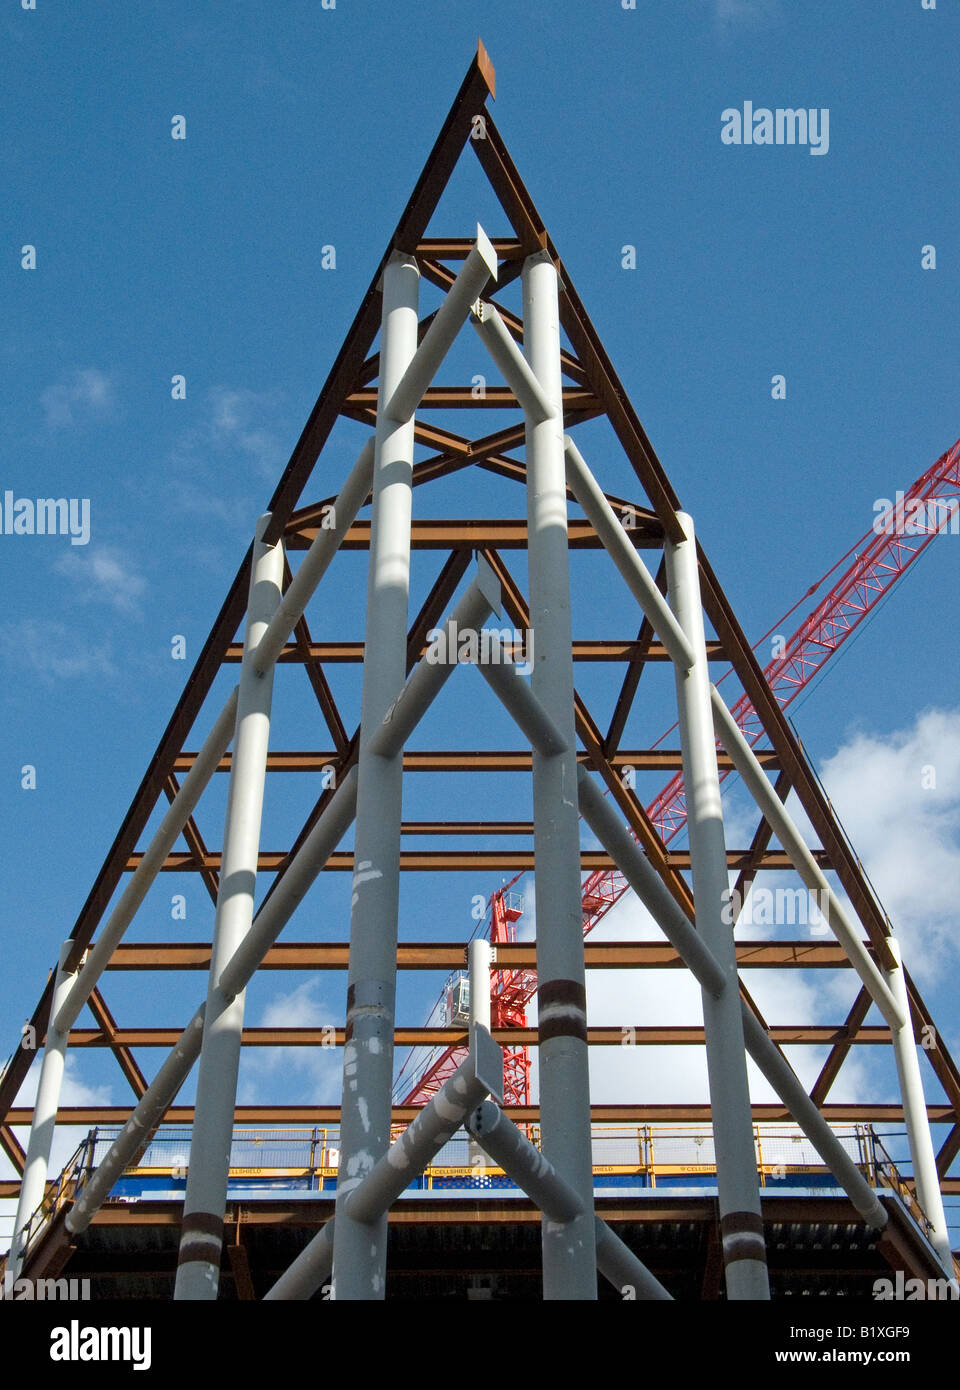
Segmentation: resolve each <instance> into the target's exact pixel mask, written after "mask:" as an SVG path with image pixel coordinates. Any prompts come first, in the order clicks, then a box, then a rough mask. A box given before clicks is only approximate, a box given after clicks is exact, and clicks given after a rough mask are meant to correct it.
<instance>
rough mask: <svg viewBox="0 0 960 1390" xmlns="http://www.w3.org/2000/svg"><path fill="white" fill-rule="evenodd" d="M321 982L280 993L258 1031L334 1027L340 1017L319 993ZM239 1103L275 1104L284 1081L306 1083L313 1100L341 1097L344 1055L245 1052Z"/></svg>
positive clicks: (330, 1050)
mask: <svg viewBox="0 0 960 1390" xmlns="http://www.w3.org/2000/svg"><path fill="white" fill-rule="evenodd" d="M320 986H321V982H320V981H319V980H317V979H311V980H305V981H304V983H303V984H301V985H297V987H296V988H295V989H292V990H290V991H289V992H287V993H283V994H276V995H274V997H273V998H272V999H271V1000H270V1001H269V1003H268V1004H267V1005H266V1007H265V1008H264V1010H263V1013H262V1015H261V1018H260V1020H259V1022H258V1023H257V1024H256V1025H255V1026H256V1027H259V1028H319V1027H322V1026H323V1025H324V1024H332V1025H333V1026H334V1027H335V1026H336V1025H337V1023H338V1021H339V1014H338V1012H337V1011H336V1010H335V1009H334V1008H333V1006H332V1005H331V1004H329V1003H327V1001H326V1000H325V999H324V998H323V997H322V996H321V994H320ZM240 1068H241V1069H240V1082H239V1087H238V1097H239V1103H240V1104H241V1105H254V1104H257V1103H258V1102H262V1101H264V1100H272V1099H276V1094H275V1092H276V1082H277V1079H278V1078H280V1077H284V1078H296V1079H297V1080H299V1081H301V1082H303V1081H305V1082H306V1083H307V1086H308V1088H309V1093H310V1094H311V1095H313V1096H319V1097H323V1096H329V1097H333V1096H336V1095H339V1094H340V1080H341V1076H342V1071H343V1053H342V1051H341V1050H340V1049H339V1048H336V1047H262V1048H245V1049H244V1051H243V1053H242V1054H241V1061H240Z"/></svg>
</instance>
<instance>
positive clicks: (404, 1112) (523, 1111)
mask: <svg viewBox="0 0 960 1390" xmlns="http://www.w3.org/2000/svg"><path fill="white" fill-rule="evenodd" d="M131 1109H132V1107H130V1106H125V1105H62V1106H61V1107H60V1109H59V1110H58V1111H57V1124H61V1125H81V1126H85V1127H87V1128H89V1127H90V1125H123V1124H125V1123H126V1121H127V1120H128V1119H129V1117H130V1114H131ZM419 1109H420V1107H419V1106H416V1105H395V1106H394V1107H393V1110H392V1114H391V1122H392V1123H393V1124H398V1125H402V1124H409V1123H410V1121H411V1120H412V1119H413V1118H414V1117H415V1116H416V1114H417V1111H418V1110H419ZM506 1110H507V1114H508V1115H510V1117H511V1118H512V1119H514V1120H516V1121H517V1123H518V1124H527V1123H529V1124H539V1122H540V1107H539V1105H518V1106H508V1107H506ZM751 1113H752V1119H753V1120H754V1121H755V1123H757V1124H781V1123H782V1124H789V1125H793V1124H794V1120H793V1117H792V1116H791V1114H790V1111H789V1110H788V1109H787V1107H786V1106H785V1105H781V1104H778V1103H776V1102H771V1103H768V1104H763V1105H754V1106H752V1107H751ZM820 1113H821V1114H822V1115H823V1118H824V1119H825V1120H826V1121H827V1122H828V1123H829V1124H870V1123H875V1124H893V1123H896V1122H899V1121H901V1120H902V1119H903V1106H902V1105H886V1104H877V1105H865V1104H864V1105H861V1104H857V1103H853V1102H850V1103H846V1102H841V1101H837V1102H832V1103H831V1104H829V1105H822V1106H820ZM927 1116H928V1118H929V1120H930V1123H931V1124H935V1125H950V1124H954V1123H955V1122H956V1120H957V1115H956V1112H955V1111H954V1108H953V1106H952V1105H945V1104H943V1103H942V1102H937V1103H933V1104H929V1105H928V1106H927ZM32 1119H33V1107H32V1106H26V1105H23V1106H14V1107H13V1108H12V1109H11V1111H10V1113H9V1115H8V1117H7V1123H8V1124H9V1125H13V1126H18V1125H29V1124H30V1123H31V1121H32ZM590 1121H591V1123H592V1124H611V1125H619V1124H630V1125H632V1124H660V1123H664V1122H668V1123H671V1124H673V1123H677V1124H704V1125H709V1124H710V1123H711V1114H710V1106H709V1105H707V1104H700V1103H697V1102H689V1101H686V1102H685V1101H678V1102H675V1103H671V1102H669V1101H663V1102H661V1103H659V1104H649V1105H592V1106H591V1107H590ZM163 1122H164V1124H167V1125H188V1124H192V1123H193V1106H192V1105H172V1106H170V1108H169V1109H168V1110H167V1112H166V1114H165V1115H164V1117H163ZM234 1123H235V1124H237V1125H338V1124H339V1123H340V1107H339V1105H316V1104H306V1105H238V1106H237V1108H236V1110H235V1111H234Z"/></svg>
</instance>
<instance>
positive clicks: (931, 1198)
mask: <svg viewBox="0 0 960 1390" xmlns="http://www.w3.org/2000/svg"><path fill="white" fill-rule="evenodd" d="M887 945H888V946H889V947H890V951H891V954H892V955H893V956H894V957H895V958H896V960H897V962H898V963H897V968H896V970H887V971H885V972H884V973H885V974H886V978H887V984H888V985H889V986H890V990H891V992H892V994H893V997H894V999H895V1000H896V1001H897V1003H898V1004H899V1006H900V1008H901V1010H902V1012H903V1016H904V1018H905V1020H906V1022H905V1023H904V1024H903V1027H902V1028H891V1030H890V1032H891V1034H892V1036H893V1052H894V1056H895V1057H896V1059H897V1076H898V1077H899V1078H900V1098H901V1100H902V1101H903V1118H904V1119H905V1120H906V1122H907V1138H908V1140H909V1142H910V1157H911V1159H912V1160H913V1178H914V1182H915V1183H916V1189H917V1201H918V1202H919V1203H920V1205H921V1207H923V1210H924V1212H925V1213H926V1217H927V1220H928V1221H929V1222H930V1226H931V1230H930V1243H931V1245H932V1246H933V1248H934V1249H935V1250H936V1252H937V1256H938V1258H939V1260H940V1263H941V1264H942V1265H943V1268H944V1270H945V1271H946V1273H947V1277H948V1278H950V1279H955V1278H956V1271H955V1270H954V1267H953V1254H952V1253H951V1250H950V1233H949V1231H948V1230H947V1217H946V1213H945V1211H944V1209H943V1196H942V1194H941V1192H940V1176H939V1174H938V1173H937V1157H936V1154H935V1153H934V1151H933V1140H932V1139H931V1137H930V1121H929V1119H928V1118H927V1102H926V1099H925V1097H924V1094H923V1078H922V1077H921V1075H920V1059H919V1057H918V1056H917V1043H916V1039H915V1038H914V1036H913V1022H912V1019H911V1017H910V1000H909V997H908V995H907V981H906V978H905V977H904V973H903V963H902V959H901V955H900V943H899V942H898V941H897V940H896V938H895V937H893V936H890V937H888V938H887Z"/></svg>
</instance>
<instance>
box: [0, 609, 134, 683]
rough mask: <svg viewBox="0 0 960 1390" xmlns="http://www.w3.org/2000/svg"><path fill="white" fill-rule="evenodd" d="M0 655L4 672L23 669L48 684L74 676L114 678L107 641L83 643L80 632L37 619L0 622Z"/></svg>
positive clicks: (111, 658)
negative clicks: (5, 668) (4, 668)
mask: <svg viewBox="0 0 960 1390" xmlns="http://www.w3.org/2000/svg"><path fill="white" fill-rule="evenodd" d="M0 655H2V656H3V661H4V664H5V665H6V667H7V669H8V670H10V671H14V670H16V669H17V667H21V668H24V669H26V670H28V671H32V672H34V674H36V675H38V676H40V677H41V679H42V680H43V681H44V682H45V683H47V684H52V683H53V682H54V681H60V680H63V679H65V678H70V677H73V676H90V675H94V676H115V675H116V674H117V670H116V667H115V666H114V664H113V654H112V649H111V647H110V644H109V642H88V641H85V640H84V638H83V636H82V635H81V633H80V631H79V629H78V628H77V627H76V626H74V627H67V626H66V625H65V624H64V623H58V622H54V621H53V620H47V619H39V618H23V619H22V620H21V621H20V622H16V623H0Z"/></svg>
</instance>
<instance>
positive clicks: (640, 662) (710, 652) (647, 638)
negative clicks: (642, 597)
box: [603, 557, 725, 759]
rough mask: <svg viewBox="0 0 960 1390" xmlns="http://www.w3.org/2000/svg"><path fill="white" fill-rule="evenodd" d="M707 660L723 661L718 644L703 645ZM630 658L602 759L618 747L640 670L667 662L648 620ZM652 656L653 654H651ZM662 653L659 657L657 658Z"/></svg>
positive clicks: (662, 575)
mask: <svg viewBox="0 0 960 1390" xmlns="http://www.w3.org/2000/svg"><path fill="white" fill-rule="evenodd" d="M654 582H655V584H656V586H657V588H658V589H659V590H660V592H661V594H666V592H667V566H666V561H665V560H664V559H663V558H662V557H661V559H660V564H659V565H658V566H657V573H656V578H655V580H654ZM705 645H706V649H707V660H708V661H721V660H725V657H724V653H723V651H722V649H721V648H720V643H719V642H707V643H706V644H705ZM632 648H633V650H632V652H631V655H630V656H629V657H628V658H627V659H628V661H629V666H628V668H627V670H626V672H625V674H624V677H623V683H622V685H621V686H620V693H619V695H618V696H617V702H616V704H615V705H614V708H613V714H612V715H611V718H610V727H609V728H608V729H607V736H606V738H605V739H604V740H603V752H604V756H605V757H606V758H608V759H609V758H611V757H612V756H613V754H614V753H616V751H617V749H618V748H619V746H620V740H621V738H622V737H623V731H624V729H625V728H626V725H627V719H628V718H629V715H630V711H631V709H632V708H633V697H634V696H635V695H636V693H637V686H638V685H639V684H640V677H641V676H642V675H643V668H644V666H645V665H646V664H647V662H648V661H660V660H665V661H669V660H670V657H669V655H668V653H667V651H666V648H665V647H664V645H663V643H662V642H658V641H656V640H655V635H654V631H653V625H652V623H651V622H650V619H649V618H647V617H644V619H643V622H642V623H641V625H640V631H639V633H638V634H637V640H636V642H634V643H633V644H632ZM655 653H656V655H655ZM660 653H662V656H661V655H660Z"/></svg>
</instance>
